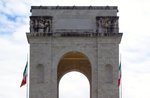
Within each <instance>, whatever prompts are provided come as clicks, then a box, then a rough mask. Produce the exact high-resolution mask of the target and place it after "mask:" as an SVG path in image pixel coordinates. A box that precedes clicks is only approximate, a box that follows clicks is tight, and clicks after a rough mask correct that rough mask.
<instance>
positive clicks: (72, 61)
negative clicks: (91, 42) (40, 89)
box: [57, 51, 91, 98]
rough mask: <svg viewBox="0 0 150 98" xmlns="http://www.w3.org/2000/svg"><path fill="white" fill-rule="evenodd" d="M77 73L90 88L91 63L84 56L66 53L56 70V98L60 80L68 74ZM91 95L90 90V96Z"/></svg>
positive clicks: (74, 52) (78, 53) (77, 53)
mask: <svg viewBox="0 0 150 98" xmlns="http://www.w3.org/2000/svg"><path fill="white" fill-rule="evenodd" d="M71 71H77V72H81V73H82V74H84V75H85V76H86V77H87V79H88V81H89V84H90V88H91V63H90V61H89V59H88V58H87V56H86V55H84V54H83V53H81V52H76V51H73V52H68V53H66V54H64V55H63V56H62V58H61V59H60V61H59V63H58V68H57V82H58V83H57V85H58V88H57V91H58V98H59V82H60V80H61V78H62V77H63V76H64V75H65V74H66V73H68V72H71ZM89 95H91V90H90V94H89Z"/></svg>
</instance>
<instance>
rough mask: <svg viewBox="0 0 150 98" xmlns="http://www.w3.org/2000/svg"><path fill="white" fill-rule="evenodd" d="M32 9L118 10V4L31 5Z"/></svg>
mask: <svg viewBox="0 0 150 98" xmlns="http://www.w3.org/2000/svg"><path fill="white" fill-rule="evenodd" d="M32 9H50V10H64V9H65V10H74V9H77V10H117V11H118V7H117V6H31V12H32Z"/></svg>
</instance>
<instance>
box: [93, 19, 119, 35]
mask: <svg viewBox="0 0 150 98" xmlns="http://www.w3.org/2000/svg"><path fill="white" fill-rule="evenodd" d="M118 19H119V17H118V16H97V17H96V26H97V27H96V31H97V33H118V32H119V28H118Z"/></svg>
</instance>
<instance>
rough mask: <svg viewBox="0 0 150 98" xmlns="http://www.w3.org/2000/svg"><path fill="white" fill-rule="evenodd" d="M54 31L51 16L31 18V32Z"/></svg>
mask: <svg viewBox="0 0 150 98" xmlns="http://www.w3.org/2000/svg"><path fill="white" fill-rule="evenodd" d="M51 29H52V17H51V16H31V17H30V32H42V33H49V32H51Z"/></svg>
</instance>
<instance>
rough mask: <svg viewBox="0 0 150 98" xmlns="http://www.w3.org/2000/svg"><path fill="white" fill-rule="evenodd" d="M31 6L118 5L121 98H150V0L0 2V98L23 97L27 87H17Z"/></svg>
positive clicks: (24, 54) (11, 0) (22, 68)
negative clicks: (120, 36) (120, 33)
mask: <svg viewBox="0 0 150 98" xmlns="http://www.w3.org/2000/svg"><path fill="white" fill-rule="evenodd" d="M31 5H38V6H39V5H43V6H44V5H56V6H57V5H69V6H73V5H86V6H89V5H93V6H94V5H97V6H101V5H102V6H106V5H110V6H111V5H115V6H118V8H119V13H118V16H119V17H120V18H119V26H120V32H123V38H122V41H121V44H120V53H121V54H122V75H123V76H122V93H123V97H122V98H150V93H149V88H150V85H149V83H150V27H149V26H150V25H149V24H150V11H149V10H150V1H149V0H80V2H79V1H78V0H0V68H1V70H0V77H1V81H0V88H1V90H0V98H10V97H12V98H25V96H26V87H25V86H24V87H22V88H20V87H19V86H20V82H21V80H22V72H23V70H24V66H25V63H26V60H27V53H29V45H28V43H27V39H26V35H25V33H26V32H29V16H30V14H31V13H30V8H31ZM77 77H78V76H77ZM83 81H85V80H83ZM83 89H85V88H84V87H83ZM83 96H84V95H83ZM84 98H87V97H86V96H85V97H84Z"/></svg>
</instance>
